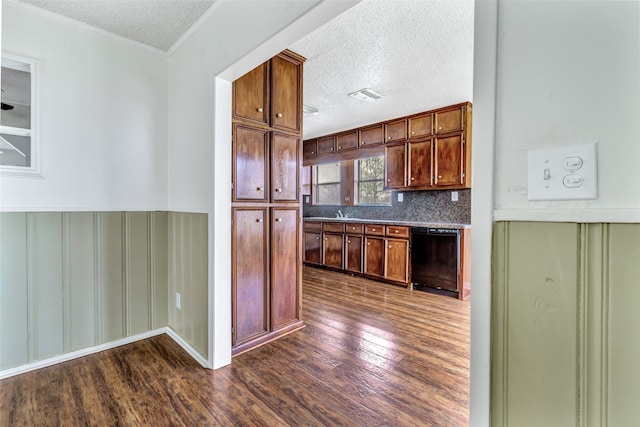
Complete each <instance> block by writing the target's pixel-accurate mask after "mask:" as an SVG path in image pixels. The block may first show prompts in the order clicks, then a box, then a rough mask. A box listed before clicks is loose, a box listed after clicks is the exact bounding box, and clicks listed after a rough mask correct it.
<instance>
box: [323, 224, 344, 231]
mask: <svg viewBox="0 0 640 427" xmlns="http://www.w3.org/2000/svg"><path fill="white" fill-rule="evenodd" d="M322 230H323V231H329V232H332V233H344V224H343V223H341V222H323V223H322Z"/></svg>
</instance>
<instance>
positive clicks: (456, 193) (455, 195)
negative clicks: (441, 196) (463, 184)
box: [451, 191, 458, 202]
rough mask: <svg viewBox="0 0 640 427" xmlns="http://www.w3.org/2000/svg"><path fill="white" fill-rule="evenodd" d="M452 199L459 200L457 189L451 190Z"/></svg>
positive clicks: (453, 200)
mask: <svg viewBox="0 0 640 427" xmlns="http://www.w3.org/2000/svg"><path fill="white" fill-rule="evenodd" d="M451 201H452V202H457V201H458V192H457V191H452V192H451Z"/></svg>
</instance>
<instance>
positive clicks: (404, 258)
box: [385, 238, 409, 283]
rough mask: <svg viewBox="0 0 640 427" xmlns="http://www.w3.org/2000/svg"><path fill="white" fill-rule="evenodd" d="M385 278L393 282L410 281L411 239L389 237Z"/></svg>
mask: <svg viewBox="0 0 640 427" xmlns="http://www.w3.org/2000/svg"><path fill="white" fill-rule="evenodd" d="M385 278H386V279H387V280H391V281H393V282H400V283H408V282H409V241H408V240H402V239H390V238H387V247H386V254H385Z"/></svg>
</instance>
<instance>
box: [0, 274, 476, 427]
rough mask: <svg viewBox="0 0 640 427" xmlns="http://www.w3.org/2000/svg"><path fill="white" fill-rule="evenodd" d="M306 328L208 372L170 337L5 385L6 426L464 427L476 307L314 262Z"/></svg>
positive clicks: (0, 395) (1, 421)
mask: <svg viewBox="0 0 640 427" xmlns="http://www.w3.org/2000/svg"><path fill="white" fill-rule="evenodd" d="M303 289H304V300H303V308H304V319H305V322H306V324H307V327H306V328H304V329H302V330H301V331H298V332H294V333H292V334H290V335H288V336H286V337H284V338H281V339H279V340H277V341H275V342H272V343H269V344H266V345H264V346H262V347H260V348H257V349H255V350H252V351H249V352H247V353H245V354H242V355H240V356H237V357H235V358H234V359H233V363H232V365H231V366H228V367H225V368H222V369H219V370H216V371H211V370H207V369H203V368H201V367H200V366H199V365H198V364H197V363H196V362H195V361H193V359H191V358H190V357H189V356H188V354H187V353H186V352H184V351H183V350H182V349H181V348H180V347H179V346H178V345H177V344H175V343H174V342H173V340H172V339H171V338H169V337H168V336H166V335H161V336H158V337H154V338H150V339H146V340H143V341H139V342H136V343H133V344H129V345H125V346H122V347H118V348H116V349H112V350H108V351H104V352H102V353H98V354H94V355H91V356H87V357H84V358H81V359H76V360H72V361H69V362H65V363H61V364H58V365H55V366H51V367H48V368H44V369H41V370H38V371H34V372H30V373H26V374H23V375H19V376H16V377H12V378H8V379H5V380H2V381H0V425H1V426H32V425H43V426H76V425H77V426H85V425H86V426H91V425H95V426H118V425H122V426H130V425H149V426H164V425H176V426H182V425H184V426H205V425H221V426H254V425H255V426H287V425H288V426H303V425H304V426H320V425H325V426H439V425H443V426H465V425H467V424H468V416H469V410H468V405H469V311H470V305H469V302H468V301H459V300H456V299H454V298H451V297H446V296H441V295H433V294H429V293H425V292H420V291H411V290H407V289H404V288H400V287H396V286H393V285H387V284H381V283H377V282H372V281H369V280H366V279H362V278H354V277H350V276H347V275H344V274H339V273H334V272H329V271H324V270H319V269H315V268H309V267H305V270H304V283H303Z"/></svg>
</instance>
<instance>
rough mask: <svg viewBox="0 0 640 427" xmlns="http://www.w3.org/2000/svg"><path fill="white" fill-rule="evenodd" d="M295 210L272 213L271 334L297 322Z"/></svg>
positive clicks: (296, 221) (298, 267)
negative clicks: (272, 331)
mask: <svg viewBox="0 0 640 427" xmlns="http://www.w3.org/2000/svg"><path fill="white" fill-rule="evenodd" d="M299 214H300V210H299V209H298V208H272V211H271V277H270V279H271V280H270V290H271V330H274V331H275V330H278V329H280V328H283V327H285V326H288V325H290V324H292V323H294V322H296V321H298V319H300V300H299V298H300V294H299V292H298V278H299V273H300V271H299V269H300V263H299V261H298V249H299V243H298V242H299V239H298V237H299V236H300V230H299V227H300V222H299V221H298V217H299Z"/></svg>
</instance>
